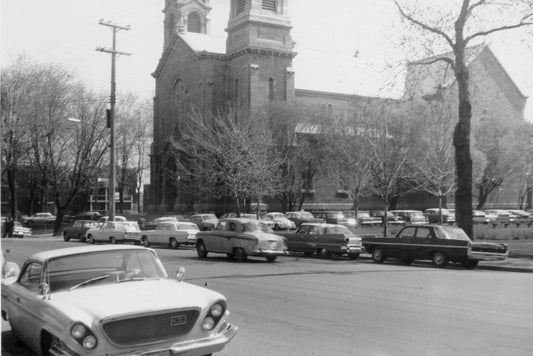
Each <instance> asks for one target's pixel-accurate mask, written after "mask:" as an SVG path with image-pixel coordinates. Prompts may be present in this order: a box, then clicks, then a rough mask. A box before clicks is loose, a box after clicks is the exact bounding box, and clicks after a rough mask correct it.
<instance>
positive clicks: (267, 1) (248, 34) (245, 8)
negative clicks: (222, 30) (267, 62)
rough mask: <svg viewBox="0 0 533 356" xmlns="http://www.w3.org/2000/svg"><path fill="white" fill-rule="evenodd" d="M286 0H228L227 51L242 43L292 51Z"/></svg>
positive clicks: (239, 46) (237, 48)
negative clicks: (229, 0) (229, 1)
mask: <svg viewBox="0 0 533 356" xmlns="http://www.w3.org/2000/svg"><path fill="white" fill-rule="evenodd" d="M291 28H292V26H291V24H290V19H289V12H288V0H231V8H230V19H229V21H228V27H227V29H226V31H227V32H228V40H227V51H228V53H233V52H236V51H239V50H242V49H244V48H246V47H252V48H258V49H259V48H264V49H270V50H277V51H288V52H292V49H293V41H292V38H291V35H290V30H291Z"/></svg>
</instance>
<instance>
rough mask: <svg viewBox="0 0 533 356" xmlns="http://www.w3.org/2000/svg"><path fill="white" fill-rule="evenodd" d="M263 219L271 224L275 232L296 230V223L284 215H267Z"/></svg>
mask: <svg viewBox="0 0 533 356" xmlns="http://www.w3.org/2000/svg"><path fill="white" fill-rule="evenodd" d="M261 219H262V220H266V221H269V222H271V225H272V226H271V228H272V229H273V230H289V229H296V225H295V224H294V222H293V221H291V220H289V219H287V218H286V217H285V214H283V213H266V214H265V215H263V216H261Z"/></svg>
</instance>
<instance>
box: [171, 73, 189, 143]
mask: <svg viewBox="0 0 533 356" xmlns="http://www.w3.org/2000/svg"><path fill="white" fill-rule="evenodd" d="M187 93H188V90H187V88H186V87H185V84H184V83H183V81H182V80H181V79H178V80H176V83H175V84H174V88H173V90H172V116H173V119H174V130H175V133H177V132H178V131H179V130H180V129H181V125H182V124H181V121H182V117H183V115H184V114H185V100H186V96H187Z"/></svg>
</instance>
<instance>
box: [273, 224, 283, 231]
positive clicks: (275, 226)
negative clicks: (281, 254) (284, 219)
mask: <svg viewBox="0 0 533 356" xmlns="http://www.w3.org/2000/svg"><path fill="white" fill-rule="evenodd" d="M273 230H275V231H276V230H281V228H280V227H279V225H278V224H275V225H274V227H273Z"/></svg>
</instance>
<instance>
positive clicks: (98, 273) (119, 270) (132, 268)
mask: <svg viewBox="0 0 533 356" xmlns="http://www.w3.org/2000/svg"><path fill="white" fill-rule="evenodd" d="M47 272H48V273H49V278H45V280H48V281H49V286H50V292H57V291H60V290H68V289H75V288H79V287H82V286H89V285H95V284H96V282H98V281H101V282H100V283H115V282H122V281H128V280H139V279H146V278H166V276H167V275H166V272H165V270H164V268H163V266H162V265H161V262H160V261H159V259H157V257H156V256H155V255H154V253H153V252H152V251H150V250H137V249H136V250H118V251H98V252H91V253H84V254H77V255H70V256H64V257H59V258H55V259H53V260H50V261H49V262H48V268H47ZM45 273H46V272H45Z"/></svg>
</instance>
